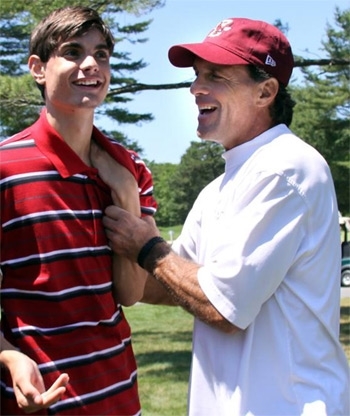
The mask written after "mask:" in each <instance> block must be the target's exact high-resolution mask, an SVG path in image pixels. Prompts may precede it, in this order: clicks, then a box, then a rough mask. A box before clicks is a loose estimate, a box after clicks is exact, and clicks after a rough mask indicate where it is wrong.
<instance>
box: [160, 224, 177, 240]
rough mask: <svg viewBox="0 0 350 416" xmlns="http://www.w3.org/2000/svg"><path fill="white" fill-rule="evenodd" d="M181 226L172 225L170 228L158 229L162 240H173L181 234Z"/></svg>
mask: <svg viewBox="0 0 350 416" xmlns="http://www.w3.org/2000/svg"><path fill="white" fill-rule="evenodd" d="M181 230H182V225H173V226H172V227H159V231H160V235H161V236H162V237H163V238H164V240H167V241H170V240H171V237H172V239H173V240H175V239H176V238H177V237H178V236H179V235H180V233H181Z"/></svg>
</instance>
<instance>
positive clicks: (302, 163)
mask: <svg viewBox="0 0 350 416" xmlns="http://www.w3.org/2000/svg"><path fill="white" fill-rule="evenodd" d="M223 156H224V158H225V161H226V167H225V173H224V174H223V175H222V176H220V177H219V178H217V179H215V180H214V181H213V182H212V183H210V184H209V185H208V186H207V187H206V188H205V189H204V190H203V191H202V192H201V193H200V195H199V196H198V199H197V200H196V202H195V204H194V206H193V209H192V210H191V212H190V214H189V216H188V218H187V220H186V223H185V225H184V228H183V232H182V234H181V236H180V237H179V238H178V240H177V241H175V242H174V244H173V248H174V250H175V251H177V252H178V253H179V254H181V255H183V256H185V257H187V258H190V259H192V260H194V261H195V262H197V263H199V264H201V265H203V267H202V268H201V269H200V270H199V273H198V281H199V284H200V286H201V288H202V290H203V291H204V293H205V294H206V296H207V297H208V298H209V300H210V301H211V303H212V304H213V305H214V306H215V308H216V309H218V311H219V312H220V313H221V314H222V315H223V316H225V318H226V319H228V320H229V321H230V322H231V323H232V324H234V325H236V326H237V327H239V328H241V329H242V330H241V331H239V332H238V333H236V334H233V335H230V334H225V333H222V332H220V331H219V330H217V329H215V328H212V327H210V326H208V325H206V324H204V323H203V322H201V321H199V320H197V319H195V325H194V334H193V357H192V369H191V379H190V391H189V414H190V415H191V416H233V415H268V416H272V415H279V416H281V415H310V416H315V415H317V416H319V415H347V414H349V412H350V409H349V367H348V364H347V360H346V358H345V354H344V352H343V350H342V347H341V345H340V343H339V341H338V339H339V305H340V299H339V297H340V235H339V224H338V210H337V203H336V196H335V192H334V186H333V181H332V177H331V174H330V171H329V168H328V166H327V164H326V162H325V161H324V159H323V158H322V157H321V156H320V155H319V153H317V152H316V151H315V149H313V148H312V147H310V146H309V145H307V144H306V143H305V142H303V141H302V140H300V139H299V138H297V137H296V136H295V135H293V134H292V132H291V131H290V130H289V129H288V128H287V127H286V126H285V125H279V126H276V127H274V128H272V129H270V130H268V131H267V132H265V133H263V134H262V135H260V136H258V137H256V138H255V139H254V140H251V141H249V142H247V143H244V144H242V145H240V146H238V147H236V148H233V149H231V150H230V151H228V152H226V153H225V154H224V155H223Z"/></svg>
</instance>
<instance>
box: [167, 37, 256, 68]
mask: <svg viewBox="0 0 350 416" xmlns="http://www.w3.org/2000/svg"><path fill="white" fill-rule="evenodd" d="M168 57H169V61H170V62H171V63H172V64H173V65H174V66H177V67H179V68H187V67H190V66H193V62H194V60H195V58H196V57H199V58H201V59H204V60H205V61H208V62H211V63H213V64H217V65H247V64H249V62H248V61H246V60H245V59H242V58H241V57H239V56H238V55H235V54H234V53H233V52H232V51H228V50H227V49H225V48H222V47H220V46H218V45H216V44H214V43H210V42H203V43H187V44H186V43H185V44H182V45H175V46H172V47H171V48H170V49H169V52H168Z"/></svg>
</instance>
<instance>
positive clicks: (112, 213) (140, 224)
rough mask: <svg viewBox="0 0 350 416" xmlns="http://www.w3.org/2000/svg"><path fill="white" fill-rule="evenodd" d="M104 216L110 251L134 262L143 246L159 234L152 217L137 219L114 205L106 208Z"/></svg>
mask: <svg viewBox="0 0 350 416" xmlns="http://www.w3.org/2000/svg"><path fill="white" fill-rule="evenodd" d="M105 214H106V216H105V217H104V218H103V224H104V226H105V229H106V234H107V238H108V239H109V241H110V246H111V248H112V250H113V251H114V252H115V253H117V254H119V255H120V256H125V257H128V258H129V259H130V260H132V261H134V262H136V261H137V256H138V254H139V252H140V250H141V248H142V247H143V245H144V244H145V243H147V241H148V240H150V239H151V238H152V237H155V236H158V235H159V234H160V233H159V230H158V228H157V226H156V223H155V221H154V219H153V217H149V216H147V217H144V218H138V217H136V216H135V215H132V214H130V213H129V212H127V211H125V210H123V209H121V208H119V207H117V206H115V205H113V206H110V207H107V208H106V211H105Z"/></svg>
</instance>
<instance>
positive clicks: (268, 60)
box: [265, 55, 276, 66]
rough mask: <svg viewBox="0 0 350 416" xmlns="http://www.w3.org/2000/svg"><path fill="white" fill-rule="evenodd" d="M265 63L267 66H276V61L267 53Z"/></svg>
mask: <svg viewBox="0 0 350 416" xmlns="http://www.w3.org/2000/svg"><path fill="white" fill-rule="evenodd" d="M265 64H266V65H269V66H276V61H275V60H274V59H273V58H272V57H271V56H270V55H267V57H266V59H265Z"/></svg>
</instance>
